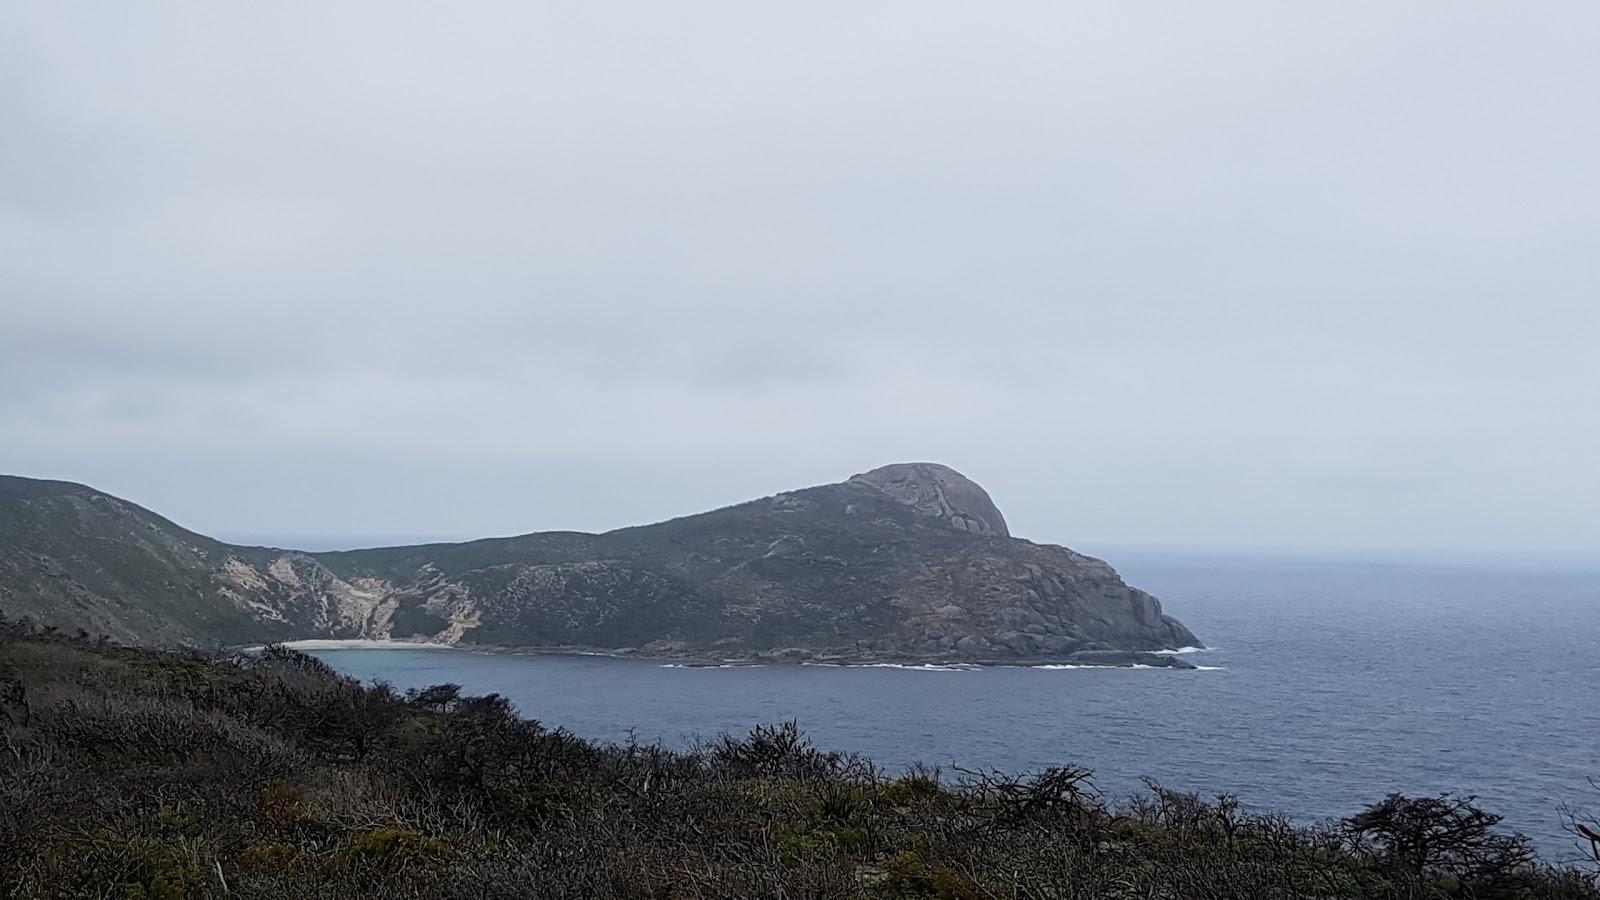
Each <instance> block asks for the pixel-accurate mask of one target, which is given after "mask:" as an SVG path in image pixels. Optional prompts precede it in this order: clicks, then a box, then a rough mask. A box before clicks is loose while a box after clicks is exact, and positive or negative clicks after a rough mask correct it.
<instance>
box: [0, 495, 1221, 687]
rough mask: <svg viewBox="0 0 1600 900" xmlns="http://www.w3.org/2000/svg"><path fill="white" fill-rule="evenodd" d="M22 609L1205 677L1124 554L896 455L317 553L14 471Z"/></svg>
mask: <svg viewBox="0 0 1600 900" xmlns="http://www.w3.org/2000/svg"><path fill="white" fill-rule="evenodd" d="M0 615H7V616H10V617H12V618H23V617H26V618H28V619H30V620H32V621H35V622H38V623H42V624H50V625H55V626H58V627H61V628H65V629H69V630H70V629H78V628H81V629H83V630H85V631H86V632H88V633H90V634H106V635H109V636H111V637H113V638H117V639H119V640H128V641H134V642H139V643H146V644H189V645H201V646H205V645H211V646H215V645H227V644H243V643H262V642H267V641H274V640H288V639H303V638H396V639H426V640H431V641H439V642H444V643H464V644H476V645H488V646H516V647H545V648H565V649H586V650H602V651H607V652H619V653H637V654H642V655H651V656H673V657H688V658H696V657H698V658H707V659H752V658H764V659H803V658H822V659H836V660H961V661H1004V662H1030V661H1031V662H1069V661H1070V662H1081V663H1101V664H1120V665H1128V664H1133V663H1143V664H1147V665H1168V666H1178V667H1183V666H1186V665H1187V664H1186V663H1183V662H1181V661H1179V660H1177V659H1174V658H1172V657H1169V656H1160V655H1152V654H1150V653H1149V651H1157V650H1164V649H1175V648H1178V647H1182V646H1186V645H1197V644H1199V641H1198V640H1197V639H1196V638H1195V636H1194V635H1193V634H1192V633H1190V631H1189V630H1188V629H1187V628H1185V627H1184V626H1183V625H1182V624H1180V623H1179V622H1178V621H1177V620H1175V619H1173V618H1172V617H1171V616H1168V615H1165V614H1164V613H1163V612H1162V609H1161V604H1160V603H1159V602H1158V601H1157V600H1156V599H1155V598H1154V597H1151V596H1150V595H1149V594H1146V593H1144V592H1143V591H1140V590H1137V589H1135V588H1132V587H1129V586H1128V585H1127V584H1125V583H1124V582H1123V581H1122V579H1121V578H1120V577H1119V576H1118V575H1117V573H1116V572H1115V571H1114V570H1113V569H1112V568H1111V567H1110V566H1109V565H1107V564H1106V563H1104V562H1102V561H1100V560H1098V559H1093V558H1091V557H1087V556H1084V555H1082V554H1079V553H1074V552H1073V551H1071V550H1068V549H1066V548H1065V547H1059V546H1054V545H1049V544H1036V543H1034V542H1032V541H1026V540H1022V539H1019V538H1014V537H1011V536H1010V534H1009V532H1008V530H1007V527H1006V523H1005V519H1004V517H1003V516H1002V515H1001V514H1000V511H999V510H998V509H997V508H996V507H995V505H994V503H993V502H992V501H991V500H990V499H989V495H988V494H987V493H986V492H985V491H984V490H983V489H982V488H981V487H979V486H978V485H977V484H975V483H973V482H972V481H970V480H968V479H967V478H965V477H964V476H962V475H961V474H959V473H957V472H955V471H954V470H952V469H949V468H947V467H944V466H939V465H934V464H929V463H912V464H904V465H894V466H885V467H883V468H880V469H875V470H873V471H871V472H867V473H865V474H862V475H858V476H856V477H854V478H851V479H849V480H847V481H844V482H841V483H838V484H829V485H822V486H819V487H813V488H807V489H804V490H798V491H791V492H787V493H783V494H777V495H775V496H772V497H766V498H763V499H760V500H753V501H750V502H748V503H742V504H739V505H736V506H730V507H727V508H724V509H718V510H714V511H711V512H707V513H701V514H699V515H694V516H687V517H684V518H680V519H673V520H670V521H667V522H661V523H657V524H654V525H646V526H641V527H637V528H624V529H620V530H617V531H611V532H606V533H604V534H583V533H577V532H548V533H541V534H527V535H521V536H518V537H508V538H493V539H488V540H480V541H471V542H468V543H461V544H428V545H420V546H407V547H388V548H378V549H370V550H353V551H345V552H334V553H303V552H298V551H293V550H279V549H273V548H266V547H244V546H236V545H231V544H225V543H222V542H220V541H216V540H213V539H211V538H208V537H205V536H203V535H199V534H195V533H194V532H191V531H188V530H185V529H183V528H181V527H179V526H178V525H176V524H174V523H172V522H170V521H168V520H166V519H164V518H162V517H160V516H158V515H156V514H155V513H152V512H150V511H149V510H146V509H143V508H142V507H139V506H137V505H135V504H133V503H130V502H128V501H126V500H121V499H118V498H116V497H112V496H110V495H108V494H105V493H102V492H100V491H96V490H94V489H92V488H89V487H85V486H83V485H79V484H72V483H68V482H59V481H37V480H32V479H25V478H16V477H3V476H0Z"/></svg>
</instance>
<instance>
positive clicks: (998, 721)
mask: <svg viewBox="0 0 1600 900" xmlns="http://www.w3.org/2000/svg"><path fill="white" fill-rule="evenodd" d="M1114 562H1115V563H1116V564H1117V566H1118V568H1119V570H1120V571H1121V572H1122V574H1123V575H1124V577H1125V578H1126V579H1127V580H1128V581H1129V583H1131V584H1134V585H1137V586H1139V587H1142V588H1145V589H1146V590H1149V591H1151V592H1152V593H1154V594H1156V595H1157V596H1158V597H1161V598H1162V600H1163V602H1164V603H1165V605H1166V608H1167V611H1168V612H1170V613H1172V614H1174V615H1176V616H1177V617H1178V618H1180V619H1181V620H1182V621H1183V622H1184V623H1185V624H1187V625H1189V626H1190V628H1191V629H1193V630H1194V632H1195V633H1196V634H1197V635H1199V637H1200V638H1201V640H1203V641H1205V642H1206V643H1207V644H1208V645H1210V646H1211V647H1212V648H1214V649H1210V650H1206V651H1202V652H1196V653H1192V654H1187V655H1186V656H1185V658H1186V659H1188V660H1190V661H1192V662H1194V663H1196V664H1198V665H1201V666H1203V667H1204V668H1203V669H1202V670H1200V671H1193V672H1188V671H1168V670H1160V669H1092V668H1076V669H1024V668H990V669H979V670H961V671H928V670H914V669H903V668H866V667H849V668H834V667H816V666H770V667H741V668H674V667H664V666H663V665H661V664H658V663H653V662H642V661H631V660H611V659H601V658H590V657H563V656H527V655H511V654H497V653H473V652H465V651H457V650H319V651H316V653H317V655H318V656H320V657H322V658H323V659H325V660H327V661H328V662H329V663H331V664H332V665H334V666H335V667H337V668H338V669H340V670H342V671H344V672H347V673H350V674H352V675H356V676H359V677H360V678H363V679H386V680H388V681H390V682H393V683H394V684H395V685H396V686H398V687H401V688H405V687H420V686H425V685H429V684H435V683H438V682H444V681H452V682H457V683H459V684H462V685H464V686H465V687H466V688H468V689H469V690H470V691H471V692H474V693H486V692H490V691H497V692H499V693H502V694H505V695H507V696H508V697H510V698H512V699H513V700H514V701H515V702H516V704H517V706H518V707H519V708H520V709H521V711H522V712H523V714H524V715H527V716H529V717H532V718H536V719H539V720H541V721H543V722H545V723H546V724H548V725H551V726H557V725H560V726H565V727H566V728H567V729H568V730H570V731H573V732H575V733H577V734H580V735H584V736H586V737H591V738H598V739H602V740H608V741H618V740H623V739H625V738H627V737H628V736H629V734H630V733H631V734H633V735H634V736H636V737H637V738H638V739H639V740H641V741H655V740H659V741H661V742H662V743H664V744H667V745H669V746H674V747H682V746H685V745H688V744H690V743H691V742H693V741H694V740H695V739H696V738H699V737H704V738H709V737H713V736H715V735H717V734H719V733H722V732H742V731H744V730H747V729H748V728H749V727H750V726H751V725H753V724H756V723H770V722H779V721H782V720H786V719H795V720H798V721H799V723H800V725H801V727H802V728H803V729H804V730H805V731H806V732H807V734H808V735H809V736H810V737H811V738H812V739H813V740H814V741H815V742H816V743H817V744H819V745H821V746H823V747H826V748H830V749H840V750H848V751H854V752H859V753H862V754H865V755H868V756H871V757H873V758H874V759H876V760H877V761H878V762H879V763H881V764H883V765H885V766H887V767H890V768H896V767H901V766H904V765H906V764H908V763H911V762H913V761H922V762H926V763H930V764H934V765H940V766H943V767H945V768H946V770H947V771H948V769H949V767H950V766H952V765H959V766H963V767H967V768H978V767H983V768H998V769H1003V770H1009V771H1020V770H1026V769H1036V768H1039V767H1042V766H1049V765H1055V764H1060V763H1067V762H1071V763H1077V764H1080V765H1084V766H1088V767H1090V768H1092V769H1093V770H1094V771H1095V773H1096V784H1097V786H1098V787H1099V788H1100V790H1101V791H1102V792H1103V793H1105V794H1107V795H1108V796H1111V797H1122V796H1125V795H1127V794H1129V793H1131V792H1133V791H1135V790H1137V789H1139V784H1140V782H1139V779H1140V778H1141V776H1150V777H1153V778H1155V779H1157V780H1159V781H1160V782H1162V783H1163V784H1165V785H1167V786H1169V787H1174V788H1180V789H1184V790H1193V791H1199V792H1202V793H1206V794H1214V793H1218V792H1228V793H1232V794H1237V795H1238V796H1240V797H1241V798H1243V800H1244V801H1245V802H1246V803H1247V804H1249V805H1251V806H1252V807H1254V808H1256V809H1268V810H1274V811H1277V812H1281V813H1284V814H1286V815H1289V816H1290V817H1291V818H1294V819H1297V820H1301V821H1306V822H1311V821H1318V820H1323V819H1330V818H1337V817H1342V816H1345V815H1348V814H1350V813H1352V812H1354V811H1355V810H1357V809H1359V808H1360V807H1361V806H1362V805H1364V804H1366V803H1369V802H1372V801H1376V800H1379V799H1381V798H1382V797H1383V796H1384V795H1385V794H1386V793H1388V792H1391V791H1405V792H1409V793H1430V792H1440V791H1452V792H1456V793H1459V794H1476V795H1478V796H1479V797H1480V800H1481V803H1482V805H1484V806H1485V807H1487V808H1489V809H1491V810H1493V811H1496V812H1499V813H1501V814H1502V815H1504V816H1505V824H1506V826H1507V827H1511V828H1515V829H1517V830H1520V831H1523V832H1525V833H1526V834H1528V835H1530V836H1531V837H1533V838H1534V840H1535V841H1536V843H1537V844H1538V845H1539V848H1540V850H1541V852H1542V853H1543V854H1544V855H1545V856H1546V857H1547V858H1551V859H1569V858H1574V857H1575V856H1576V855H1577V849H1576V847H1575V845H1574V842H1573V841H1572V839H1571V838H1570V837H1568V836H1567V835H1566V833H1565V832H1564V831H1563V828H1562V820H1561V815H1560V810H1561V808H1562V807H1563V805H1567V806H1572V807H1576V808H1579V809H1583V810H1589V811H1596V812H1600V790H1596V789H1595V788H1594V787H1593V786H1591V785H1590V783H1589V780H1588V779H1589V778H1591V777H1594V776H1600V741H1597V738H1600V574H1561V573H1550V572H1531V571H1530V572H1522V571H1494V570H1481V571H1480V570H1471V569H1465V568H1430V567H1419V566H1403V565H1360V564H1342V563H1341V564H1331V563H1329V564H1289V563H1263V562H1229V561H1205V560H1198V561H1197V560H1176V559H1131V560H1130V559H1116V560H1114Z"/></svg>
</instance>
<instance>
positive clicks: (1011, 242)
mask: <svg viewBox="0 0 1600 900" xmlns="http://www.w3.org/2000/svg"><path fill="white" fill-rule="evenodd" d="M1597 45H1600V4H1595V3H1593V2H1588V0H1579V2H1552V3H1545V4H1538V5H1535V6H1529V5H1526V4H1513V3H1504V2H1493V3H1480V2H1463V0H1448V2H1407V3H1395V2H1392V0H1382V2H1348V0H1347V2H1341V3H1324V4H1308V3H1292V4H1291V3H1283V2H1279V0H1272V2H1236V3H1193V2H1187V0H1184V2H1169V3H1143V2H1139V3H1123V2H1116V3H1109V2H1108V3H1101V4H1094V5H1085V4H1078V3H1063V2H1039V3H981V4H980V3H946V2H930V0H919V2H904V3H860V2H850V3H832V2H808V3H791V4H781V5H780V4H764V3H749V2H727V3H700V2H679V3H670V4H666V3H653V4H643V3H641V4H627V5H625V4H615V3H606V2H594V0H584V2H563V3H549V2H515V3H504V4H499V3H476V4H472V3H460V4H457V3H451V4H438V3H427V4H424V3H416V4H397V3H389V2H384V3H342V4H326V3H273V4H219V3H209V2H194V3H182V4H179V3H164V4H163V3H139V4H128V3H119V2H107V3H67V2H63V3H9V4H5V5H4V6H3V7H0V304H3V307H0V312H3V317H0V471H5V472H11V473H16V474H23V475H30V476H37V477H53V478H65V479H70V480H75V481H83V482H87V483H90V484H93V485H95V486H96V487H99V488H102V489H105V490H108V491H111V492H113V493H115V494H118V495H121V496H125V497H128V498H130V499H133V500H135V501H137V502H140V503H143V504H145V505H147V506H149V507H151V508H153V509H155V510H157V511H159V512H161V513H163V514H165V515H168V516H169V517H171V518H174V519H176V520H177V521H179V522H180V523H182V524H184V525H187V526H190V527H192V528H195V529H197V530H201V531H205V532H208V533H212V534H218V535H221V536H225V537H245V538H258V539H263V540H283V541H287V540H290V539H292V538H295V537H302V538H304V539H305V540H307V541H310V540H312V539H313V538H314V539H315V540H316V541H319V542H323V541H326V542H332V543H340V542H353V543H360V542H364V541H368V540H372V539H376V538H386V537H395V538H402V537H403V538H415V537H444V538H459V537H474V536H483V535H489V534H504V533H515V532H523V531H530V530H540V529H552V528H577V529H586V530H599V529H606V528H612V527H617V526H621V525H626V524H633V523H639V522H645V521H650V520H655V519H659V518H663V517H667V516H671V515H676V514H682V513H687V512H693V511H697V510H700V509H705V508H709V507H713V506H719V505H723V504H727V503H731V502H735V501H739V500H743V499H748V498H751V497H755V496H761V495H765V494H770V493H774V492H777V491H779V490H783V489H786V488H791V487H798V486H802V485H807V484H815V483H820V482H828V481H836V480H840V479H842V478H844V477H846V476H848V475H850V474H852V473H854V472H858V471H862V470H864V469H867V468H870V467H873V466H876V465H879V464H881V463H885V462H890V461H897V460H915V459H929V460H937V461H942V462H945V463H948V464H950V465H953V466H955V467H956V468H958V469H960V470H962V471H964V472H965V473H967V474H968V475H970V476H971V477H972V478H974V479H975V480H977V481H978V482H979V483H981V484H983V485H984V486H985V487H987V488H988V489H989V491H990V493H991V494H992V495H993V496H994V498H995V500H996V502H997V503H998V505H999V506H1000V508H1001V509H1002V510H1003V511H1004V512H1005V515H1006V517H1007V519H1008V520H1009V521H1010V522H1011V524H1012V527H1013V530H1014V531H1015V532H1016V533H1018V534H1020V535H1023V536H1027V537H1031V538H1034V539H1038V540H1045V541H1051V542H1061V543H1067V544H1069V545H1072V546H1076V547H1079V548H1081V549H1084V550H1088V551H1091V552H1095V551H1103V550H1105V549H1107V548H1149V549H1188V550H1223V551H1229V552H1239V553H1258V552H1260V553H1285V552H1287V553H1299V554H1314V555H1342V554H1365V555H1382V556H1394V555H1405V554H1417V555H1421V556H1440V555H1449V556H1473V555H1480V556H1484V557H1489V556H1495V557H1498V556H1502V555H1504V556H1515V557H1527V558H1543V557H1563V558H1586V559H1590V560H1593V559H1600V412H1597V411H1600V162H1597V161H1600V90H1597V88H1600V53H1597V52H1596V49H1595V48H1596V46H1597Z"/></svg>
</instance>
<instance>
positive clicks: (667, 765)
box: [0, 626, 1600, 900]
mask: <svg viewBox="0 0 1600 900" xmlns="http://www.w3.org/2000/svg"><path fill="white" fill-rule="evenodd" d="M1498 821H1499V820H1498V819H1497V818H1496V817H1495V816H1493V815H1492V814H1489V813H1487V812H1485V811H1483V810H1481V809H1479V808H1478V807H1476V806H1475V805H1474V804H1473V802H1472V801H1471V799H1470V798H1452V797H1448V796H1446V797H1423V798H1410V797H1403V796H1398V795H1396V796H1391V797H1388V798H1386V799H1384V800H1382V801H1380V802H1378V803H1376V804H1374V805H1373V806H1372V807H1370V808H1368V809H1367V810H1364V811H1362V812H1359V813H1357V814H1356V815H1354V816H1352V817H1351V818H1349V819H1348V820H1346V821H1345V822H1343V823H1340V824H1338V825H1330V826H1327V827H1303V826H1297V825H1293V824H1290V823H1289V822H1286V821H1284V820H1282V819H1280V818H1276V817H1273V816H1262V815H1254V814H1249V813H1246V812H1244V811H1243V810H1242V809H1241V808H1240V806H1239V803H1238V801H1237V800H1235V799H1234V798H1232V797H1227V796H1224V797H1219V798H1215V799H1211V800H1207V799H1204V798H1201V797H1198V796H1195V795H1193V794H1186V793H1183V792H1179V791H1173V790H1170V789H1168V788H1165V787H1163V786H1161V785H1158V784H1154V783H1151V784H1150V785H1149V789H1148V791H1147V792H1145V793H1144V794H1142V795H1140V796H1139V797H1136V798H1133V799H1131V800H1129V801H1127V802H1124V803H1121V804H1111V803H1108V802H1107V801H1106V800H1105V799H1104V798H1102V797H1100V796H1099V794H1098V793H1096V792H1095V790H1094V787H1093V782H1092V778H1091V775H1090V773H1089V772H1088V771H1086V770H1083V769H1079V768H1073V767H1062V768H1054V769H1049V770H1046V771H1043V772H1039V773H1035V774H1031V775H1028V776H1014V775H1008V774H1005V773H995V772H964V771H957V772H955V773H953V774H952V775H950V776H946V775H944V774H943V773H940V772H938V771H937V770H931V769H920V768H919V769H916V770H914V771H911V772H907V773H901V774H898V775H890V774H887V773H883V772H880V771H878V770H876V769H875V768H874V767H873V766H872V765H871V763H870V762H869V761H866V760H862V759H859V758H855V757H851V756H846V755H843V754H838V753H829V752H823V751H821V750H818V749H817V748H815V747H813V746H811V744H809V743H808V742H807V741H806V740H805V739H804V737H803V736H802V735H801V734H800V732H799V730H798V729H797V728H795V726H794V725H793V724H792V723H791V724H785V725H778V726H772V727H758V728H756V729H755V730H754V731H752V732H751V733H750V734H749V735H748V736H746V737H744V738H733V737H724V738H721V739H719V740H717V741H715V742H712V743H709V744H707V745H705V746H703V747H699V748H697V749H695V750H693V751H691V752H672V751H668V750H666V749H663V748H661V747H658V746H641V745H636V744H626V745H620V746H602V745H597V744H594V743H591V742H588V741H585V740H581V739H579V738H577V737H574V736H573V735H571V734H569V733H566V732H564V731H561V730H559V729H555V730H552V729H549V728H546V727H544V726H543V725H541V724H540V723H538V722H535V721H531V720H528V719H524V718H521V717H520V716H519V715H517V713H516V711H515V710H514V709H513V708H512V707H511V704H510V703H509V702H507V701H506V700H505V698H503V697H499V696H494V695H490V696H487V697H469V696H465V695H463V694H462V692H461V690H460V688H459V687H457V686H455V685H441V686H437V687H435V688H429V689H426V690H421V691H412V692H408V693H407V694H406V695H404V696H401V695H399V694H396V693H395V692H394V691H393V690H391V689H390V688H388V687H387V686H382V685H380V686H376V687H369V686H363V685H360V684H358V683H356V682H354V681H352V680H350V679H347V678H343V677H341V676H339V675H338V674H337V673H335V672H333V671H332V670H331V669H329V668H328V667H327V666H326V665H324V664H322V663H321V662H319V661H317V660H316V659H314V658H311V657H308V656H305V655H303V654H299V653H296V652H294V651H291V650H286V649H283V648H269V649H268V650H267V651H266V652H263V653H260V654H257V655H246V656H240V657H238V658H234V659H231V660H209V659H203V658H199V657H196V656H192V655H184V654H176V653H160V652H154V651H147V650H132V649H124V648H117V647H112V646H105V645H96V644H92V643H89V642H87V641H84V640H79V639H71V640H69V639H63V638H59V637H55V636H48V635H42V634H36V633H32V632H29V631H27V630H25V629H21V628H19V627H17V626H4V627H0V892H9V893H10V894H11V895H14V896H18V897H29V898H32V897H118V898H188V897H224V896H226V897H273V898H278V897H337V898H343V897H383V898H387V900H401V898H431V897H505V898H512V897H517V898H520V897H660V898H689V897H739V898H745V897H868V898H936V897H937V898H1008V900H1009V898H1041V900H1043V898H1063V900H1064V898H1174V900H1185V898H1235V897H1242V898H1262V900H1267V898H1271V900H1277V898H1329V897H1370V898H1379V897H1394V898H1400V897H1404V898H1434V897H1438V898H1447V897H1463V898H1465V897H1472V898H1534V897H1570V898H1600V890H1597V888H1596V885H1595V882H1594V880H1593V879H1592V878H1591V877H1590V876H1589V875H1587V874H1585V873H1582V872H1578V871H1574V870H1562V869H1555V868H1551V867H1548V866H1544V865H1541V864H1539V863H1538V862H1537V861H1536V860H1535V859H1534V857H1533V855H1532V853H1531V852H1530V851H1529V849H1528V845H1527V842H1526V841H1525V840H1523V839H1521V838H1520V837H1518V836H1515V835H1507V834H1504V833H1502V832H1500V831H1499V830H1497V828H1496V826H1497V825H1498Z"/></svg>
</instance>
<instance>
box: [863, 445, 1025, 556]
mask: <svg viewBox="0 0 1600 900" xmlns="http://www.w3.org/2000/svg"><path fill="white" fill-rule="evenodd" d="M850 481H852V482H854V483H856V484H865V485H869V486H871V487H874V488H877V489H878V490H880V491H882V492H884V493H885V494H888V495H889V496H890V497H893V498H894V499H895V500H897V501H899V502H901V503H904V504H905V505H906V506H909V507H911V508H912V509H915V510H916V511H918V512H920V513H922V514H924V515H928V516H934V517H936V518H940V519H943V520H945V521H946V522H948V523H949V525H950V527H951V528H954V529H955V530H957V531H966V532H971V533H973V534H992V535H996V536H998V537H1010V536H1011V532H1010V531H1008V530H1006V520H1005V517H1004V516H1002V515H1000V510H999V508H998V507H996V506H995V505H994V501H993V500H991V499H989V493H988V492H987V491H985V490H984V489H983V488H981V487H979V486H978V484H977V482H975V481H973V480H972V479H970V478H968V477H967V476H965V475H963V474H961V473H960V472H957V471H956V470H955V469H952V468H950V467H949V466H944V465H940V464H939V463H925V462H924V463H896V464H894V465H889V466H880V467H878V468H876V469H873V470H872V471H870V472H864V473H862V474H860V475H857V476H855V477H853V478H851V479H850Z"/></svg>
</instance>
